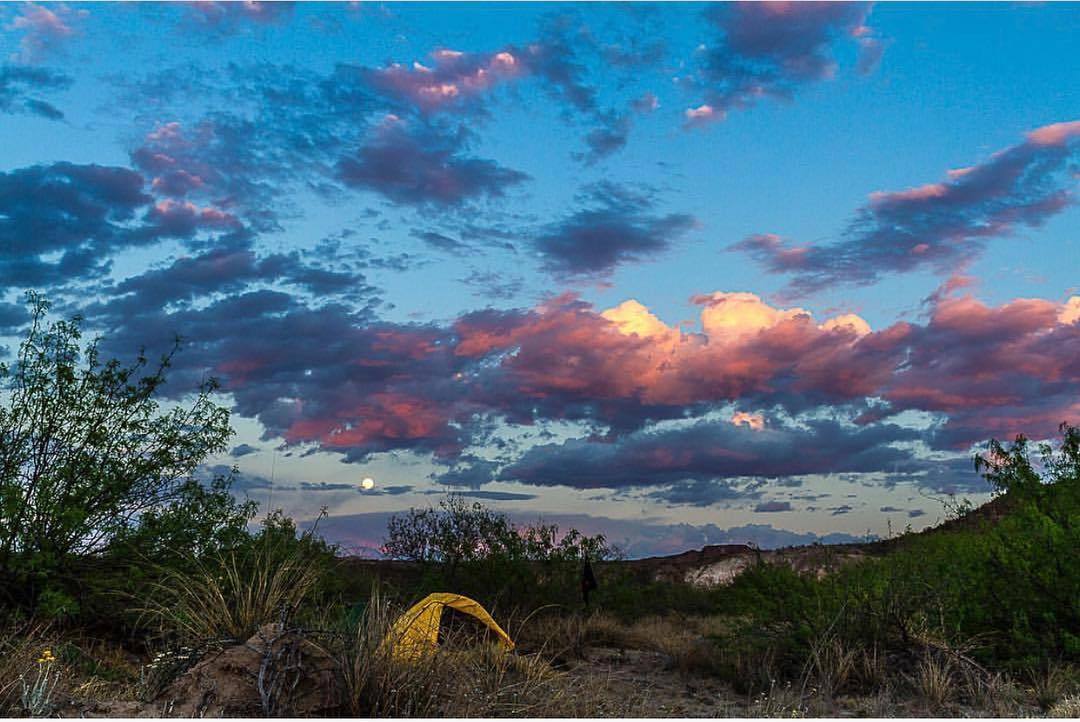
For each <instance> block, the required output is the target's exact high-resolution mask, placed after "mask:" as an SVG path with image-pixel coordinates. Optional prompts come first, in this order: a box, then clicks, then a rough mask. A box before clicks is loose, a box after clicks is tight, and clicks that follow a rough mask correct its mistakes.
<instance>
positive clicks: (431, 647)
mask: <svg viewBox="0 0 1080 722" xmlns="http://www.w3.org/2000/svg"><path fill="white" fill-rule="evenodd" d="M446 607H450V608H451V609H455V610H457V611H459V612H462V613H464V614H468V615H470V616H472V617H475V618H476V619H477V620H478V621H480V622H481V623H483V624H484V625H486V626H487V627H488V628H489V629H490V630H491V631H492V632H494V633H495V634H496V636H498V638H499V641H500V642H501V643H502V645H503V646H504V647H505V648H506V649H507V650H511V649H513V648H514V641H513V640H512V639H510V635H508V634H507V633H506V632H504V631H503V629H502V627H500V626H499V625H498V624H497V623H496V622H495V620H494V619H492V618H491V615H490V614H488V613H487V610H486V609H484V608H483V607H482V606H480V604H479V603H478V602H475V601H473V600H472V599H469V598H468V597H463V596H461V595H460V594H449V593H447V592H436V593H435V594H429V595H427V596H426V597H424V598H423V599H421V600H420V601H419V602H417V603H416V604H414V605H413V606H412V607H410V608H409V611H407V612H405V613H404V614H402V615H401V616H400V617H398V620H397V621H396V622H394V626H393V627H391V628H390V631H389V632H388V633H387V635H386V637H385V638H383V641H382V646H383V648H384V649H385V648H387V647H388V648H389V650H390V654H391V655H392V656H393V658H394V659H395V660H398V661H412V660H416V659H419V658H421V657H425V656H427V655H429V654H432V653H433V652H434V651H435V650H436V649H437V648H438V646H439V627H440V625H441V624H442V616H443V611H444V610H445V609H446Z"/></svg>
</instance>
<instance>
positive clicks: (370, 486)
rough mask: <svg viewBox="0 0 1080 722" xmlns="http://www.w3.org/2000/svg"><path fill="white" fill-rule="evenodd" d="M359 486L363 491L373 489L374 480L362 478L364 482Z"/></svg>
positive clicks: (368, 477)
mask: <svg viewBox="0 0 1080 722" xmlns="http://www.w3.org/2000/svg"><path fill="white" fill-rule="evenodd" d="M360 486H362V487H364V489H374V488H375V480H374V479H372V478H371V477H370V476H367V477H364V480H363V481H361V482H360Z"/></svg>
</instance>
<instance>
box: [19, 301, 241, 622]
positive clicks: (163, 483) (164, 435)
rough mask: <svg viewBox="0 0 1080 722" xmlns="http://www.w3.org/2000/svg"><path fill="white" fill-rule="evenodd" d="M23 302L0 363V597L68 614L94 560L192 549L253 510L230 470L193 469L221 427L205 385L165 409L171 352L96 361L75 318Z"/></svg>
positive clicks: (223, 437)
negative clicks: (206, 472) (211, 479)
mask: <svg viewBox="0 0 1080 722" xmlns="http://www.w3.org/2000/svg"><path fill="white" fill-rule="evenodd" d="M30 303H31V305H32V318H31V323H30V327H29V331H28V333H27V335H26V337H25V339H24V340H23V341H22V343H21V344H20V346H19V351H18V354H17V357H16V360H15V362H14V364H13V365H11V366H8V365H3V364H0V384H2V385H3V387H4V388H3V391H4V392H5V393H4V395H3V398H4V404H3V406H0V605H4V606H8V607H14V608H20V609H22V610H25V611H29V612H31V613H39V614H43V615H45V616H50V617H67V618H69V617H73V616H75V615H78V614H79V613H80V611H81V605H82V602H83V598H84V597H85V595H86V590H87V586H88V583H91V582H92V581H93V580H92V579H88V578H87V573H88V571H97V570H100V569H101V568H102V564H100V563H99V562H100V561H101V560H102V559H105V558H107V557H110V556H111V557H113V558H119V557H124V556H130V552H131V551H132V550H135V549H138V550H140V552H141V553H142V554H144V555H146V554H149V555H153V554H155V553H156V552H161V551H163V550H164V549H165V547H170V548H172V552H170V553H181V554H191V553H193V552H195V551H197V550H198V549H200V548H203V547H205V546H206V545H207V544H213V543H214V542H216V541H220V540H222V539H223V538H224V537H228V536H230V535H232V536H235V535H236V533H237V532H238V530H241V529H242V528H243V526H244V524H246V522H247V520H248V519H249V518H250V516H251V512H252V509H251V508H250V507H247V506H245V505H237V504H236V503H235V502H234V501H233V500H232V497H231V496H230V495H229V493H228V480H227V479H225V480H219V481H218V482H217V483H215V484H213V485H211V486H210V487H209V488H204V487H202V486H200V485H199V484H198V483H197V482H195V481H194V480H193V479H192V474H193V473H194V472H195V470H196V469H197V467H198V466H199V465H200V464H201V463H202V462H203V460H204V459H205V458H206V457H207V456H208V455H210V454H214V453H217V452H220V451H223V450H224V449H225V448H226V442H227V441H228V438H229V436H230V435H231V434H232V431H231V429H230V427H229V423H228V422H229V415H228V411H227V410H226V409H224V408H222V407H220V406H218V405H216V404H215V403H214V402H213V398H212V394H213V392H214V385H213V383H212V382H210V383H207V384H206V385H204V386H203V387H202V388H201V389H199V391H198V393H197V394H196V395H195V397H194V399H193V400H191V402H190V403H189V404H188V405H184V404H174V405H171V408H170V409H169V410H167V411H166V410H163V409H162V408H161V407H160V404H159V403H158V401H157V400H156V398H155V396H156V394H157V392H158V391H159V390H160V389H161V387H162V385H163V384H164V383H165V371H166V369H167V368H168V366H169V363H170V360H171V357H172V354H171V353H170V354H169V355H167V356H165V357H164V358H162V359H161V360H160V362H159V363H157V364H151V363H150V362H149V361H148V359H147V358H146V357H145V356H142V355H140V356H139V357H138V359H137V360H136V361H135V362H134V363H133V364H131V365H124V364H122V363H121V362H119V361H117V360H111V361H103V360H102V359H101V358H100V356H99V353H98V342H97V341H96V340H95V341H91V342H89V343H87V344H83V343H82V341H81V338H82V335H81V330H80V327H79V319H78V318H77V317H76V318H74V319H72V320H70V321H59V322H56V323H53V324H51V325H46V323H45V320H46V315H47V312H48V308H49V306H48V303H47V302H46V301H45V300H44V299H42V298H41V297H39V296H36V295H33V294H31V295H30ZM175 350H176V349H175V348H174V352H175ZM121 550H123V553H120V552H121Z"/></svg>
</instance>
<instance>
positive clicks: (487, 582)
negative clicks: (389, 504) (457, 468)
mask: <svg viewBox="0 0 1080 722" xmlns="http://www.w3.org/2000/svg"><path fill="white" fill-rule="evenodd" d="M383 553H384V554H385V555H386V556H387V557H389V558H391V559H401V560H406V561H410V562H415V563H416V564H417V565H418V566H419V567H420V569H421V572H422V576H421V578H420V580H419V583H418V584H417V585H416V586H413V587H412V588H411V589H410V591H411V592H412V593H413V594H414V595H416V596H421V595H422V593H427V592H428V591H438V590H442V589H447V588H452V589H454V590H455V591H458V592H459V593H461V594H466V595H469V596H472V597H474V598H475V599H477V600H478V601H480V602H482V603H484V604H486V605H488V606H489V607H498V608H501V609H506V610H513V609H520V608H521V607H523V606H527V607H528V608H529V609H535V608H536V607H537V606H541V605H544V604H555V605H564V606H576V605H577V604H578V603H579V602H580V600H581V591H580V580H581V570H582V565H583V563H584V561H585V560H589V561H590V562H597V561H604V560H609V559H613V558H616V557H617V555H618V552H617V550H615V549H613V548H612V547H610V546H609V545H608V544H607V540H606V539H605V538H604V536H603V535H597V536H592V537H590V536H586V535H583V534H581V533H580V532H578V531H577V530H576V529H570V530H567V531H566V532H565V533H560V530H559V527H558V526H556V525H553V524H542V523H537V524H533V525H527V526H516V525H514V524H512V523H511V522H510V521H509V520H508V519H507V518H506V516H505V515H503V514H499V513H497V512H495V511H492V510H491V509H488V508H486V507H484V506H483V505H482V504H479V503H473V504H469V503H467V502H466V501H465V500H464V499H463V498H462V497H460V496H456V495H453V494H451V495H450V496H448V497H447V498H446V499H444V500H443V501H441V502H440V503H439V506H438V507H437V508H435V507H430V508H427V509H410V510H409V511H408V512H407V513H406V514H398V515H394V516H393V517H391V518H390V521H389V523H388V525H387V536H386V542H385V544H384V546H383Z"/></svg>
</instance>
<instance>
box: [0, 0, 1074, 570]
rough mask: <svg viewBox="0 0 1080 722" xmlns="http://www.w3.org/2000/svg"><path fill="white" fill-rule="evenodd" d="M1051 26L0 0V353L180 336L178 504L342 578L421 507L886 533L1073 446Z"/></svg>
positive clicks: (539, 8)
mask: <svg viewBox="0 0 1080 722" xmlns="http://www.w3.org/2000/svg"><path fill="white" fill-rule="evenodd" d="M1077 30H1080V6H1078V5H1073V4H1064V5H1056V4H1048V5H988V4H981V3H980V4H971V5H963V6H955V5H947V6H942V5H928V6H927V5H917V6H916V5H911V4H881V5H873V4H863V3H848V4H840V3H813V4H785V3H759V4H713V5H705V4H697V3H691V4H677V5H654V4H631V5H627V6H613V5H607V4H576V3H552V4H545V3H522V4H511V5H503V4H475V5H462V4H431V3H413V4H395V3H386V4H374V5H373V4H366V3H365V4H358V3H340V4H328V3H300V4H293V3H260V2H248V3H239V4H228V3H220V2H200V3H170V4H141V3H136V4H130V5H128V4H119V3H101V4H80V3H60V4H38V3H33V2H20V3H0V55H2V59H0V122H2V123H3V128H4V133H3V137H4V138H5V141H6V142H5V143H4V144H3V146H2V147H0V242H2V243H0V278H2V279H3V282H4V287H5V294H4V298H2V299H0V346H2V347H3V351H4V354H3V356H0V359H4V360H7V361H10V359H11V357H12V352H13V350H14V348H15V347H16V345H17V343H18V340H19V337H20V334H21V332H22V331H23V329H25V326H26V323H27V321H28V315H27V311H26V305H25V303H24V300H23V299H24V292H25V291H26V290H28V289H33V290H37V291H40V292H42V293H44V294H45V295H46V296H47V297H48V298H49V299H50V301H51V302H52V304H53V317H56V318H60V317H68V316H71V315H75V314H79V315H81V316H82V317H83V318H84V326H85V328H86V330H87V331H88V332H90V333H91V335H92V334H93V333H101V334H102V338H103V341H102V343H103V350H104V351H105V352H106V353H107V354H109V355H115V356H118V357H121V358H131V357H132V355H133V354H134V353H135V352H136V351H137V350H138V349H139V348H140V347H143V346H145V347H146V348H147V350H148V352H149V353H151V354H156V353H161V352H164V351H166V350H167V349H168V347H169V345H170V343H171V341H172V339H173V337H174V336H175V335H180V336H182V337H183V339H184V348H183V350H182V352H181V353H180V354H179V355H178V356H177V357H176V359H175V363H174V366H173V368H172V369H171V372H170V380H169V384H168V385H167V387H166V389H165V394H166V398H167V399H169V400H177V399H181V398H183V397H185V396H186V395H187V394H190V393H191V392H192V391H193V390H194V389H195V388H197V386H198V385H199V383H201V382H202V381H203V380H205V379H206V378H208V377H210V376H213V377H216V378H218V379H220V381H221V384H222V385H221V389H220V392H219V395H218V398H219V400H220V401H221V403H223V404H224V405H226V406H228V407H229V408H230V409H231V410H232V422H233V426H234V427H235V429H236V431H237V434H236V436H235V437H234V439H233V440H232V444H231V451H230V452H229V453H226V454H222V455H219V456H217V457H215V458H213V459H211V460H209V461H208V463H207V464H206V465H205V467H204V468H203V469H202V470H201V473H203V474H205V475H207V476H209V475H212V474H213V473H215V472H219V471H222V470H223V469H226V468H227V467H229V466H232V465H233V464H235V465H236V466H238V467H239V470H240V471H239V476H238V478H237V481H236V484H235V486H234V490H235V491H236V493H237V494H239V495H246V496H249V497H250V498H252V499H255V500H256V501H259V502H260V505H261V510H262V511H268V510H269V509H272V508H276V507H281V508H282V509H283V510H284V511H285V512H286V513H288V514H290V515H292V516H294V517H295V518H296V519H297V521H298V522H299V523H301V524H310V523H311V522H312V520H313V519H315V518H317V516H318V514H319V510H320V509H321V508H322V507H327V508H328V510H329V517H328V518H327V519H326V520H324V521H323V522H322V525H321V526H320V528H321V529H322V531H323V533H324V535H325V536H326V538H327V539H328V540H329V541H331V542H335V543H339V544H341V545H342V546H343V548H344V549H345V550H346V551H348V550H350V549H352V550H360V549H364V548H373V547H377V546H378V545H379V543H380V541H381V538H382V536H381V535H382V533H383V532H384V531H385V527H386V519H387V517H388V516H389V515H391V514H393V513H396V512H401V511H405V510H407V509H409V508H410V507H417V506H421V507H422V506H428V505H429V504H434V503H437V501H438V499H439V498H440V496H441V495H443V494H445V493H449V492H453V493H458V494H461V495H462V496H463V497H465V498H467V499H469V500H476V501H481V502H483V503H485V504H486V505H488V506H491V507H492V508H494V509H496V510H498V511H500V512H504V513H506V514H507V515H509V516H510V517H511V518H512V519H514V520H515V521H516V522H519V523H528V522H530V521H535V520H537V519H543V520H544V521H546V522H549V523H556V524H559V525H560V526H561V527H563V528H564V529H565V528H569V527H575V528H577V529H579V530H581V531H582V532H584V533H587V534H596V533H604V534H605V535H606V536H607V538H608V540H609V541H610V542H612V543H613V544H616V545H618V546H620V547H621V548H622V549H624V551H626V553H627V555H628V556H631V557H645V556H661V555H668V554H675V553H679V552H682V551H687V550H690V549H699V548H701V547H703V546H705V545H710V544H727V543H731V544H741V543H752V544H756V545H758V546H761V547H763V548H773V547H782V546H790V545H796V544H807V543H814V542H822V543H839V542H847V541H863V540H866V539H867V538H868V537H869V536H874V537H884V536H886V535H888V534H889V533H890V531H891V532H894V533H895V532H899V531H901V530H903V529H904V527H905V526H906V525H908V524H910V525H911V526H912V527H913V528H914V529H915V530H920V529H923V528H926V527H928V526H931V525H933V524H935V523H937V522H939V521H941V520H942V519H943V518H944V516H945V512H944V509H943V506H942V500H947V499H949V498H951V497H956V498H964V497H967V498H970V499H971V500H972V501H973V502H974V503H976V504H979V503H982V502H983V501H985V500H987V499H988V498H989V491H990V489H989V487H988V486H987V484H986V483H985V482H984V481H983V480H982V479H981V478H980V477H979V475H978V474H977V473H976V472H975V469H974V465H973V463H972V458H973V456H974V455H976V454H978V453H981V452H982V451H983V450H985V448H986V443H987V441H988V440H989V439H991V438H997V439H1001V440H1011V439H1012V438H1013V437H1014V436H1015V435H1016V434H1019V433H1022V434H1024V435H1026V436H1028V437H1029V438H1032V439H1035V440H1043V439H1052V438H1054V437H1055V436H1056V434H1057V428H1058V425H1059V424H1060V423H1062V422H1071V423H1073V424H1076V423H1077V422H1080V394H1078V392H1080V363H1078V361H1077V359H1080V278H1078V276H1077V270H1078V268H1080V264H1078V263H1077V260H1076V259H1078V258H1080V243H1078V238H1077V230H1076V229H1077V228H1078V227H1080V226H1078V221H1080V209H1078V208H1077V205H1076V202H1075V200H1076V199H1075V192H1076V189H1077V185H1078V181H1080V112H1078V109H1080V102H1078V101H1080V94H1078V90H1077V88H1080V82H1078V81H1080V56H1078V55H1077V54H1076V52H1075V47H1074V46H1075V37H1076V36H1077ZM118 48H123V52H118V51H117V49H118ZM368 479H370V480H372V483H371V484H370V485H369V484H367V483H365V482H366V480H368Z"/></svg>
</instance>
